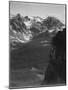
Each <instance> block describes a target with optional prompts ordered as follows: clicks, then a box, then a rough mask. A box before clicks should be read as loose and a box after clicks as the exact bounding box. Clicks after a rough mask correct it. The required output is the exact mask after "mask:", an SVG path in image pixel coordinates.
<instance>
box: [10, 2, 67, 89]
mask: <svg viewBox="0 0 68 90" xmlns="http://www.w3.org/2000/svg"><path fill="white" fill-rule="evenodd" d="M65 85H66V4H56V3H40V2H24V1H9V88H10V89H19V88H32V87H33V88H36V87H50V86H65Z"/></svg>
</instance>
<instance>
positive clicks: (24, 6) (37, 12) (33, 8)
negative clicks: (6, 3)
mask: <svg viewBox="0 0 68 90" xmlns="http://www.w3.org/2000/svg"><path fill="white" fill-rule="evenodd" d="M17 13H20V14H21V15H23V16H40V17H42V18H44V17H47V16H54V17H57V18H58V19H60V20H61V21H62V22H65V5H60V4H59V5H58V4H45V3H44V4H41V3H39V4H38V3H24V2H14V1H12V2H10V15H16V14H17Z"/></svg>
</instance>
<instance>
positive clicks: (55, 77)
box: [43, 29, 66, 84]
mask: <svg viewBox="0 0 68 90" xmlns="http://www.w3.org/2000/svg"><path fill="white" fill-rule="evenodd" d="M52 44H53V50H52V52H51V55H50V62H49V65H48V68H47V71H46V72H45V79H44V81H43V84H45V83H47V84H49V83H50V84H57V83H64V84H65V83H66V29H63V31H62V32H60V31H59V32H58V33H57V34H56V36H55V37H54V38H53V40H52Z"/></svg>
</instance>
